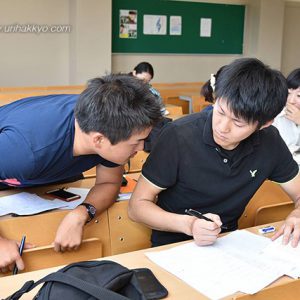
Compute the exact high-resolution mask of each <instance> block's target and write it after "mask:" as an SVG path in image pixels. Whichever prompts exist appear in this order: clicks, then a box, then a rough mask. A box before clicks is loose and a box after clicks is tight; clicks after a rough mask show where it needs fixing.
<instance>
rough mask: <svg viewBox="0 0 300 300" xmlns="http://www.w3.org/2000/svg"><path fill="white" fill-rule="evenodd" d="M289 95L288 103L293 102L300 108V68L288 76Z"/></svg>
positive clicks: (292, 103)
mask: <svg viewBox="0 0 300 300" xmlns="http://www.w3.org/2000/svg"><path fill="white" fill-rule="evenodd" d="M287 85H288V88H289V95H288V98H287V104H288V105H289V104H291V105H294V106H296V107H297V108H298V109H300V68H299V69H295V70H294V71H292V72H291V73H290V74H289V76H288V77H287Z"/></svg>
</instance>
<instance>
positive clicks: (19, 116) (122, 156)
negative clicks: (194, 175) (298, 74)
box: [0, 75, 161, 271]
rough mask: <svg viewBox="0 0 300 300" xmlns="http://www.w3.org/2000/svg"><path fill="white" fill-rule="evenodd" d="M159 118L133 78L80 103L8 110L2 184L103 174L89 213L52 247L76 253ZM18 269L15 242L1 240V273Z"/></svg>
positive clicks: (90, 90) (87, 205)
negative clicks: (87, 227) (89, 224)
mask: <svg viewBox="0 0 300 300" xmlns="http://www.w3.org/2000/svg"><path fill="white" fill-rule="evenodd" d="M160 117H161V113H160V105H159V104H158V103H157V102H156V101H154V96H153V94H152V93H151V92H150V91H149V88H148V86H147V85H145V84H144V83H143V82H142V81H140V80H137V79H136V78H134V77H132V76H128V75H109V76H105V77H102V78H95V79H93V80H91V81H90V82H89V84H88V86H87V88H86V90H85V91H83V92H82V94H81V95H49V96H39V97H31V98H27V99H21V100H19V101H16V102H13V103H11V104H9V105H5V106H2V107H0V180H1V182H2V183H5V184H9V185H15V186H19V187H23V186H25V187H26V186H35V185H41V184H47V183H52V182H55V181H58V180H65V179H68V178H70V177H72V176H77V175H80V174H81V173H82V172H84V171H86V170H88V169H90V168H92V167H93V166H97V168H96V170H97V171H96V174H97V175H96V182H95V186H94V187H93V188H92V189H91V190H90V192H89V194H88V196H87V198H86V200H85V202H84V205H80V206H78V207H77V208H76V209H74V210H72V211H71V212H70V213H69V214H68V215H66V217H65V218H64V219H63V221H62V222H61V224H60V225H59V228H58V230H57V233H56V237H55V240H54V246H55V250H56V251H65V250H72V249H77V248H78V246H79V245H80V243H81V239H82V234H83V228H84V225H85V224H86V223H87V222H88V221H90V220H91V219H92V218H93V217H94V216H95V215H96V213H97V214H99V213H101V212H103V211H104V210H105V209H106V208H108V207H109V206H110V205H112V204H113V202H114V201H115V199H116V196H117V194H118V191H119V188H120V185H121V180H122V174H123V166H122V165H124V164H125V163H126V162H127V161H128V159H129V158H130V157H132V156H134V155H135V154H136V152H137V151H139V150H142V149H143V146H144V140H145V139H146V137H147V136H148V134H149V132H150V131H151V128H152V126H153V124H154V123H155V122H156V121H158V120H159V119H160ZM29 242H30V241H29ZM26 246H27V247H30V245H29V244H27V245H26ZM14 263H16V264H17V266H18V268H19V269H20V270H22V269H23V268H24V263H23V261H22V259H21V257H20V255H19V253H18V244H17V242H16V241H12V240H7V239H5V238H1V237H0V269H1V270H2V271H6V270H7V268H8V267H9V268H10V269H11V268H12V267H13V265H14Z"/></svg>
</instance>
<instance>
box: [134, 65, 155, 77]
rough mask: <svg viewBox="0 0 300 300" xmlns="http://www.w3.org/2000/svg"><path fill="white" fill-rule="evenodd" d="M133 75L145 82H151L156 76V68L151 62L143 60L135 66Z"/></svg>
mask: <svg viewBox="0 0 300 300" xmlns="http://www.w3.org/2000/svg"><path fill="white" fill-rule="evenodd" d="M132 75H133V76H135V77H137V78H138V79H141V80H143V81H144V82H150V81H151V80H152V79H153V77H154V70H153V67H152V65H151V64H150V63H148V62H146V61H143V62H141V63H139V64H138V65H136V66H135V67H134V69H133V72H132Z"/></svg>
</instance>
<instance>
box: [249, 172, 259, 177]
mask: <svg viewBox="0 0 300 300" xmlns="http://www.w3.org/2000/svg"><path fill="white" fill-rule="evenodd" d="M249 172H250V174H251V177H255V175H256V172H257V170H254V171H252V170H250V171H249Z"/></svg>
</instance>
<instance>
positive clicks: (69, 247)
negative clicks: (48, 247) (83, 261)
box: [53, 242, 80, 253]
mask: <svg viewBox="0 0 300 300" xmlns="http://www.w3.org/2000/svg"><path fill="white" fill-rule="evenodd" d="M53 246H54V251H55V252H62V253H63V252H66V251H76V250H78V249H79V247H80V244H70V245H68V244H64V245H63V244H61V243H60V242H54V243H53Z"/></svg>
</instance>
